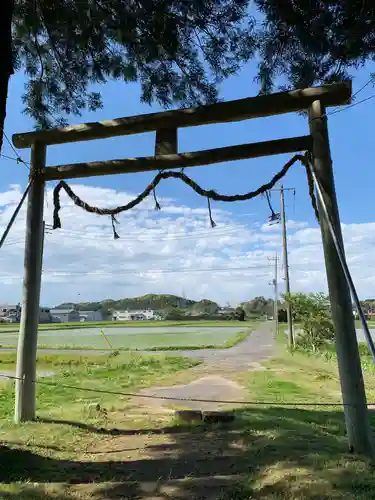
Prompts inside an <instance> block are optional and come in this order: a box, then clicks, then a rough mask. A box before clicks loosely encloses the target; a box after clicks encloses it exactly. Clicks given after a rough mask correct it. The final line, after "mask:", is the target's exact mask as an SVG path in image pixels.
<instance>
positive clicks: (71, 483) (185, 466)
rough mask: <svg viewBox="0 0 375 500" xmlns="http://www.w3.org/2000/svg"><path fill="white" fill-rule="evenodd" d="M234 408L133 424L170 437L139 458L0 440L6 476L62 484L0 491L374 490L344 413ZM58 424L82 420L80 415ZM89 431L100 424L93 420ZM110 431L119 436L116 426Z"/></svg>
mask: <svg viewBox="0 0 375 500" xmlns="http://www.w3.org/2000/svg"><path fill="white" fill-rule="evenodd" d="M237 415H238V419H237V420H236V421H235V423H233V424H231V425H229V426H225V427H223V426H211V427H208V426H205V427H203V426H197V427H189V428H187V427H179V426H177V427H173V428H171V427H169V428H164V429H147V430H145V429H140V430H134V431H132V432H133V434H134V435H137V436H139V435H140V434H147V435H149V436H150V435H158V436H160V435H161V436H165V437H168V439H167V440H166V441H163V440H160V441H157V442H156V443H155V444H146V445H145V448H144V449H143V453H142V454H141V455H140V458H139V459H134V457H133V458H132V459H130V460H124V461H122V460H112V461H111V460H110V459H108V460H105V458H106V457H105V455H104V456H103V455H102V456H101V458H102V460H101V461H72V460H62V459H56V458H51V457H48V456H43V455H42V454H37V453H35V452H34V451H28V450H25V449H19V448H15V447H10V445H8V446H1V447H0V463H1V468H0V481H1V482H2V483H3V485H4V484H8V485H9V484H10V483H12V484H14V483H16V482H24V481H29V482H30V483H31V484H33V483H34V484H35V483H38V488H41V487H43V488H44V487H46V485H48V484H52V483H60V484H64V488H65V490H64V491H65V493H64V495H58V494H56V495H55V496H53V495H52V496H48V494H47V493H43V491H44V490H43V491H42V490H41V493H39V492H38V491H37V490H35V488H33V487H31V490H30V491H29V492H27V491H26V490H24V492H23V493H22V491H21V492H20V493H18V494H15V495H14V496H12V494H10V493H9V494H8V496H7V495H5V496H1V495H4V493H2V490H1V486H0V497H1V498H9V499H12V500H13V498H14V499H15V498H18V499H22V498H24V499H39V498H46V499H51V500H63V499H64V500H69V499H70V498H76V497H75V496H74V497H71V496H70V495H71V491H75V490H74V488H76V487H78V485H79V487H80V488H82V487H85V488H86V487H87V488H88V489H87V491H89V492H90V493H89V494H90V498H101V499H111V500H112V499H119V498H128V499H146V498H152V499H169V498H176V499H186V500H187V499H189V500H191V499H194V498H195V499H215V500H217V499H228V500H229V499H233V500H234V499H236V500H243V499H251V498H254V499H275V500H276V499H284V498H285V499H309V500H313V499H314V500H318V499H319V500H324V499H336V498H345V499H356V500H358V499H370V498H375V478H374V472H375V468H374V467H373V466H372V465H371V464H370V463H369V462H367V461H366V460H365V459H361V458H360V457H356V456H354V455H350V454H348V452H347V446H346V438H345V426H344V420H343V414H342V413H341V412H336V411H332V412H331V411H327V412H322V411H313V410H308V411H307V410H302V409H291V408H287V409H285V408H267V409H263V408H242V409H240V410H238V411H237ZM56 425H76V426H78V427H79V428H80V429H82V428H83V425H84V424H81V423H79V422H58V421H57V422H56ZM86 431H87V432H98V430H97V429H96V428H94V429H93V428H92V427H91V426H87V427H86ZM116 431H117V432H118V435H119V439H121V437H120V436H121V430H116ZM107 432H108V433H111V430H107ZM99 433H102V431H99ZM125 433H126V434H125ZM128 434H129V431H128V430H127V431H124V435H128ZM126 439H128V443H129V442H131V441H129V437H127V438H126ZM118 444H121V443H118ZM13 446H14V445H13ZM119 449H120V448H118V450H119ZM110 452H111V450H108V453H110ZM41 453H42V452H41ZM109 458H110V455H109ZM30 483H29V484H30ZM85 491H86V490H85ZM38 495H39V496H38ZM80 498H81V497H80ZM85 498H86V497H85Z"/></svg>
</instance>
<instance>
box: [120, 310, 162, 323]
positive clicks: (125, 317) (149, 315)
mask: <svg viewBox="0 0 375 500" xmlns="http://www.w3.org/2000/svg"><path fill="white" fill-rule="evenodd" d="M150 319H160V316H159V315H158V314H157V313H155V311H153V310H152V309H137V310H133V311H132V310H127V311H113V314H112V320H113V321H144V320H150Z"/></svg>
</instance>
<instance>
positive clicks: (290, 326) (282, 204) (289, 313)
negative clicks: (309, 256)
mask: <svg viewBox="0 0 375 500" xmlns="http://www.w3.org/2000/svg"><path fill="white" fill-rule="evenodd" d="M288 189H290V188H288ZM280 212H281V227H282V231H283V259H284V273H285V293H286V295H287V296H289V294H290V282H289V263H288V243H287V237H286V217H285V200H284V186H281V188H280ZM286 314H287V319H288V342H289V347H293V346H294V335H293V317H292V306H291V304H290V302H289V300H287V302H286Z"/></svg>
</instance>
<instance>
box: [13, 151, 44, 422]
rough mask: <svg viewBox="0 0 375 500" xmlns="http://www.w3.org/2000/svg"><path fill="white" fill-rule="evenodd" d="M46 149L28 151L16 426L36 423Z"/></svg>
mask: <svg viewBox="0 0 375 500" xmlns="http://www.w3.org/2000/svg"><path fill="white" fill-rule="evenodd" d="M45 163H46V147H45V146H44V145H42V144H39V143H35V144H33V146H32V149H31V167H30V178H31V186H30V191H29V196H28V202H27V220H26V242H25V263H24V269H25V271H24V273H25V274H24V280H23V297H22V311H21V322H20V332H19V338H18V347H17V370H16V377H17V379H16V403H15V415H14V420H15V422H16V423H20V422H22V421H28V420H35V380H36V354H37V343H38V323H39V298H40V284H41V265H42V257H41V256H42V248H43V241H42V238H43V203H44V181H43V179H42V177H41V171H42V170H43V168H45Z"/></svg>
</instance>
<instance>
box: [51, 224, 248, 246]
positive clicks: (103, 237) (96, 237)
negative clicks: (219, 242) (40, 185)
mask: <svg viewBox="0 0 375 500" xmlns="http://www.w3.org/2000/svg"><path fill="white" fill-rule="evenodd" d="M48 229H49V227H48ZM244 229H245V227H240V228H231V229H228V230H223V231H220V230H216V229H215V231H212V232H211V231H210V230H209V229H207V230H206V231H202V232H198V231H197V232H191V233H185V234H184V233H170V234H168V233H167V234H164V235H159V234H150V235H149V237H141V235H140V237H139V238H135V237H130V238H129V237H128V236H125V238H121V239H122V241H123V242H149V241H181V240H190V239H191V240H193V239H197V238H207V237H222V236H233V235H235V234H237V233H238V232H240V231H243V230H244ZM60 231H63V232H64V230H61V229H59V230H58V232H57V235H58V234H60ZM48 234H51V235H54V234H56V233H48ZM127 234H135V233H127ZM142 234H144V235H145V236H147V231H145V232H142ZM66 236H71V237H72V238H74V239H79V240H81V241H82V240H88V241H106V242H108V238H109V237H111V236H112V235H111V234H109V233H99V234H94V233H87V234H85V233H82V232H79V231H77V232H76V233H75V232H71V233H69V232H67V233H66ZM120 243H121V242H120Z"/></svg>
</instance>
